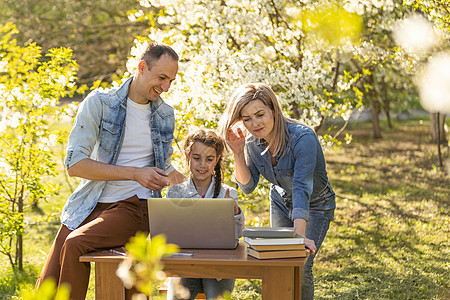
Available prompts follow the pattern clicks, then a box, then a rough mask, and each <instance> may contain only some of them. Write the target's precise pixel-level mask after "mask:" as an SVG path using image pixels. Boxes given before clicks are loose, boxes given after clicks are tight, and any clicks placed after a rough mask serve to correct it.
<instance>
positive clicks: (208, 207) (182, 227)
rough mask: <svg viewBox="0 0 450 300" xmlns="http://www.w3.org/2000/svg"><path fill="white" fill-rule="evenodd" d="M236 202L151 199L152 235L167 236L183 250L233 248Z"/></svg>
mask: <svg viewBox="0 0 450 300" xmlns="http://www.w3.org/2000/svg"><path fill="white" fill-rule="evenodd" d="M233 205H234V200H233V199H228V198H227V199H218V198H150V199H148V211H149V214H148V215H149V222H150V236H155V235H158V234H164V235H165V236H166V239H167V243H173V244H177V245H178V246H179V247H180V248H197V249H234V248H236V246H237V242H236V239H235V233H234V232H235V229H234V227H235V221H234V208H233Z"/></svg>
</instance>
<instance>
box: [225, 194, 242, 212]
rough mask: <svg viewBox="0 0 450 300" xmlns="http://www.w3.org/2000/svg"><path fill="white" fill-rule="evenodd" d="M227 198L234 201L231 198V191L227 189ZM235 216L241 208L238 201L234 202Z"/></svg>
mask: <svg viewBox="0 0 450 300" xmlns="http://www.w3.org/2000/svg"><path fill="white" fill-rule="evenodd" d="M225 198H231V199H233V197H231V196H230V189H227V191H226V192H225ZM234 214H235V215H238V214H239V206H238V205H237V203H236V201H234Z"/></svg>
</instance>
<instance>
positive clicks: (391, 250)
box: [0, 121, 450, 299]
mask: <svg viewBox="0 0 450 300" xmlns="http://www.w3.org/2000/svg"><path fill="white" fill-rule="evenodd" d="M385 130H386V134H385V137H384V139H382V140H379V139H376V140H374V139H372V138H371V132H370V125H369V124H368V123H351V124H350V125H349V131H350V132H351V134H353V136H354V141H353V143H351V144H345V145H343V146H342V147H341V149H339V150H333V151H327V153H326V158H327V162H328V171H329V174H330V179H331V182H332V183H333V186H334V188H335V190H336V193H337V195H338V197H337V210H336V216H335V219H334V221H333V222H332V224H331V226H330V230H329V232H328V235H327V238H326V239H325V242H324V244H323V246H322V249H321V250H320V252H319V255H318V257H317V259H316V264H315V276H316V277H315V283H316V298H317V299H448V298H449V296H450V295H449V294H448V290H449V282H450V278H449V272H448V267H449V265H450V260H449V257H450V255H449V249H450V247H449V239H448V236H449V232H448V228H449V217H448V215H449V204H450V203H449V198H448V195H449V194H450V187H449V176H448V175H445V172H444V171H443V170H441V169H439V168H437V167H436V166H435V165H436V164H437V158H436V149H435V147H434V145H432V144H430V143H429V142H428V141H429V123H428V121H425V122H419V121H406V122H402V123H397V124H395V129H394V130H390V129H388V128H386V129H385ZM444 153H445V154H446V155H447V156H448V149H447V150H446V151H444ZM59 177H60V178H56V179H57V180H59V181H60V182H61V183H62V184H64V178H63V175H62V174H61V175H59ZM63 196H64V195H61V197H58V198H57V197H55V198H54V199H50V200H49V203H48V205H49V206H48V207H54V206H62V204H63V202H64V197H63ZM51 201H54V202H51ZM241 201H242V206H243V207H244V211H245V213H246V215H247V220H248V221H249V222H255V218H256V217H259V220H260V221H261V222H262V223H265V224H267V221H268V214H267V210H268V205H267V199H265V198H261V197H258V198H256V197H253V198H252V196H244V195H241ZM42 206H43V208H44V209H43V210H45V207H46V206H44V205H42ZM39 214H44V212H42V211H35V212H33V215H34V216H37V215H39ZM58 227H59V224H58V221H57V220H55V221H53V222H51V223H50V224H49V223H42V224H39V223H36V224H35V225H29V226H27V227H25V239H24V240H25V244H26V247H25V262H24V265H25V267H24V272H22V273H19V272H12V271H11V269H10V268H9V267H8V264H7V262H6V261H5V258H2V264H1V267H0V274H2V275H1V277H0V299H11V298H13V297H21V296H18V295H20V294H21V293H25V292H26V291H27V290H28V291H29V290H30V289H32V287H33V286H34V283H35V280H36V278H37V276H38V273H39V270H40V268H41V267H42V264H43V260H44V259H45V257H46V254H47V251H48V249H49V247H50V245H51V243H52V240H53V238H54V235H55V233H56V232H55V231H56V230H57V228H58ZM145 251H146V250H144V252H145ZM141 252H142V251H141ZM141 252H139V251H138V252H137V253H138V254H139V253H141ZM144 252H142V253H144ZM142 253H141V254H142ZM139 255H140V254H139ZM158 279H159V277H158ZM93 281H94V280H93V277H91V285H90V290H89V292H88V297H87V299H94V293H93V288H94V285H93ZM155 285H157V284H155ZM260 291H261V281H260V280H237V283H236V287H235V290H234V291H233V295H232V299H260V298H261V296H260Z"/></svg>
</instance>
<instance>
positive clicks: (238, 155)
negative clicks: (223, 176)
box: [226, 128, 252, 185]
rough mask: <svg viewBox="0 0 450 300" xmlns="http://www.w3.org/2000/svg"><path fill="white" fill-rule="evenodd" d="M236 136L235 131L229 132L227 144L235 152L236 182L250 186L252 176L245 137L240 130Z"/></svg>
mask: <svg viewBox="0 0 450 300" xmlns="http://www.w3.org/2000/svg"><path fill="white" fill-rule="evenodd" d="M237 133H238V134H236V133H235V132H234V131H233V129H230V130H228V132H227V136H226V142H227V144H228V146H229V147H230V149H231V151H232V152H233V157H234V164H235V174H236V180H237V181H238V182H239V183H241V184H244V185H245V184H248V183H249V182H250V179H251V178H252V175H251V173H250V170H249V169H248V167H247V162H246V161H245V152H244V148H245V136H244V133H243V132H242V130H241V129H240V128H238V129H237Z"/></svg>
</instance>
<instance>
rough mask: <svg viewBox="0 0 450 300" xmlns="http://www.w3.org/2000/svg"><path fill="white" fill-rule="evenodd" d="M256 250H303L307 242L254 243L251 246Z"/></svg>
mask: <svg viewBox="0 0 450 300" xmlns="http://www.w3.org/2000/svg"><path fill="white" fill-rule="evenodd" d="M249 247H252V248H253V249H255V250H256V251H273V250H303V249H305V244H295V245H253V246H250V245H249Z"/></svg>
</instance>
